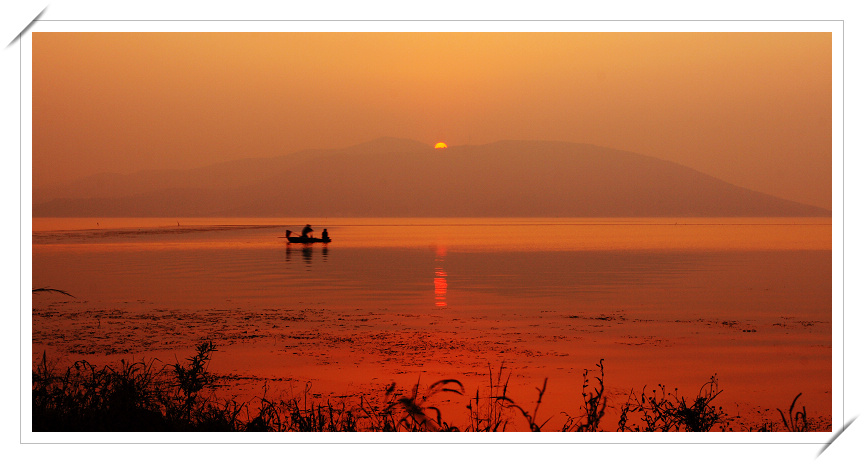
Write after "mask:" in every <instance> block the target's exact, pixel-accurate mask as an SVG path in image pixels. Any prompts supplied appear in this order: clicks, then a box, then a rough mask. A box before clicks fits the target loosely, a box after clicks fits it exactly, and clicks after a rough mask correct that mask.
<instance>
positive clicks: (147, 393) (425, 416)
mask: <svg viewBox="0 0 864 464" xmlns="http://www.w3.org/2000/svg"><path fill="white" fill-rule="evenodd" d="M214 351H216V347H215V346H214V345H213V343H211V342H204V343H201V344H200V345H198V346H197V352H196V354H195V355H193V356H191V357H189V358H188V359H187V360H186V362H185V363H181V362H177V363H175V364H168V365H165V366H163V367H161V368H158V369H157V368H156V367H154V361H152V360H151V361H149V362H145V361H139V362H125V361H124V362H121V364H120V365H119V366H115V367H110V366H104V367H101V368H97V367H96V366H94V365H92V364H90V363H89V362H87V361H79V362H76V363H74V364H73V365H72V366H70V367H68V368H66V369H65V371H63V372H60V371H59V370H58V369H57V367H56V366H54V365H52V363H50V362H49V360H48V359H46V356H45V354H44V353H43V355H42V358H41V361H40V362H38V363H37V364H36V366H35V367H34V370H33V392H32V395H33V431H34V432H41V431H58V432H59V431H90V432H108V431H132V432H144V431H169V432H170V431H173V432H182V431H199V432H203V431H251V432H294V431H296V432H354V431H370V432H371V431H374V432H379V431H380V432H392V431H411V432H413V431H452V432H458V431H467V432H500V431H506V430H514V429H518V430H531V431H537V432H539V431H559V432H598V431H604V430H614V431H619V432H622V431H643V432H668V431H687V432H707V431H712V430H717V431H729V430H732V428H731V422H732V418H731V417H730V416H729V415H728V414H727V413H726V412H724V411H723V408H722V407H718V406H715V404H714V400H715V399H716V398H717V396H718V395H720V393H721V392H722V390H719V382H718V379H717V377H716V375H715V376H712V377H711V379H710V380H709V381H708V382H706V383H705V384H704V385H703V386H702V387H701V389H700V390H699V392H698V393H697V394H696V396H695V397H693V398H692V400H690V401H688V400H687V399H686V398H685V397H684V396H679V393H678V390H677V389H674V390H672V391H671V392H667V391H666V387H665V386H663V385H659V386H658V389H653V390H651V391H650V392H647V391H646V390H647V387H646V388H643V389H642V390H641V392H637V391H635V390H631V391H630V394H629V396H628V397H627V399H626V400H625V402H624V404H622V405H621V406H620V407H619V408H617V409H618V411H617V412H616V414H615V415H617V418H618V420H617V426H616V427H615V428H614V429H606V428H604V427H603V426H601V422H604V424H602V425H606V423H608V422H609V421H608V420H606V421H604V420H603V419H604V418H605V417H606V416H607V407H606V404H607V394H606V390H605V385H604V366H603V360H600V362H599V363H598V364H596V365H595V369H591V370H588V369H586V370H585V371H584V373H583V383H582V391H581V394H582V403H583V404H582V407H581V408H580V410H579V411H578V414H575V415H570V414H567V413H563V414H564V415H565V417H566V421H565V422H564V425H563V426H561V427H559V428H557V429H550V428H548V427H547V424H548V422H549V418H547V419H545V420H544V419H542V417H545V416H542V415H541V414H540V406H541V403H542V400H543V396H544V394H545V392H546V382H545V381H544V383H543V386H542V388H538V389H537V391H538V395H537V400H536V402H535V403H534V404H533V405H532V406H531V407H522V406H520V405H519V404H516V402H514V401H513V400H512V399H511V398H510V397H508V391H507V389H508V385H509V380H510V377H509V374H507V375H505V369H504V367H503V366H502V367H500V368H499V369H498V370H497V372H493V370H492V369H491V367H490V369H489V385H488V389H487V388H485V387H484V389H483V391H482V392H481V390H480V389H479V388H478V389H477V390H476V391H475V392H474V394H473V395H472V394H470V393H466V392H465V388H464V386H463V385H462V383H461V382H459V381H458V380H455V379H445V380H441V381H438V382H435V383H433V384H432V385H430V386H429V387H427V388H425V389H421V386H420V384H419V383H417V384H416V385H414V386H413V387H412V388H411V389H409V390H408V391H404V392H400V391H399V390H397V387H396V384H395V383H394V384H391V385H390V386H389V387H388V388H387V389H386V390H385V391H384V393H383V395H376V397H377V398H373V400H372V401H370V400H369V399H367V398H366V397H365V396H360V398H359V402H357V403H356V404H346V403H345V402H344V401H343V402H340V403H339V404H333V403H332V402H331V401H330V400H326V401H319V402H317V403H316V402H315V401H314V400H313V399H312V396H311V395H310V392H309V389H308V388H307V389H306V390H305V391H304V393H303V396H302V397H298V398H293V399H290V400H279V401H275V400H268V399H267V398H266V396H267V395H266V393H267V391H266V387H265V391H264V395H262V397H261V398H260V399H257V400H255V402H254V404H253V403H245V402H237V401H236V400H233V399H231V400H219V399H217V398H215V397H213V396H211V395H208V393H207V392H208V391H209V390H210V387H212V386H213V384H214V382H215V381H216V376H214V375H213V374H212V373H210V372H209V371H208V364H209V361H210V357H211V355H212V354H213V352H214ZM445 396H446V398H444V397H445ZM800 396H801V394H799V395H798V396H796V397H795V399H794V400H793V401H792V405H791V406H790V408H789V409H788V411H785V412H784V411H781V410H779V409H778V411H779V413H780V418H781V420H782V428H781V427H780V425H779V424H778V423H774V422H766V423H764V424H763V425H762V426H761V427H759V428H757V429H753V428H750V429H747V430H740V431H775V430H776V431H781V430H782V431H796V432H797V431H811V430H813V424H812V422H811V421H810V420H808V418H807V411H806V409H805V408H804V407H801V409H800V410H798V409H796V408H795V405H796V403H797V401H798V399H799V397H800ZM439 399H447V400H461V401H465V399H467V401H468V403H467V405H466V408H467V411H468V418H467V424H466V423H465V422H466V419H465V418H464V417H462V418H459V419H458V420H460V421H461V422H456V421H455V420H456V418H444V417H443V414H442V411H441V409H439V407H438V406H436V404H438V403H437V401H438V400H439ZM610 409H611V408H610ZM544 427H547V428H545V429H544Z"/></svg>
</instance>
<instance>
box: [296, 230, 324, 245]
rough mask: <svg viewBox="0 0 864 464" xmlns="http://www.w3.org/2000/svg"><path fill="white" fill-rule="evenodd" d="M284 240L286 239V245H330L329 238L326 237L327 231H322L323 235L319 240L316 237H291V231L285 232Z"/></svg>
mask: <svg viewBox="0 0 864 464" xmlns="http://www.w3.org/2000/svg"><path fill="white" fill-rule="evenodd" d="M285 238H287V239H288V243H330V242H331V240H330V236H329V235H327V229H324V235H323V236H322V237H321V238H316V237H304V236H302V235H300V236H298V237H292V236H291V231H290V230H286V231H285Z"/></svg>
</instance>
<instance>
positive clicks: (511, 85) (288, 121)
mask: <svg viewBox="0 0 864 464" xmlns="http://www.w3.org/2000/svg"><path fill="white" fill-rule="evenodd" d="M382 136H391V137H402V138H410V139H415V140H419V141H422V142H426V143H429V144H430V146H431V145H433V144H434V143H435V142H438V141H444V142H446V143H448V144H449V145H451V146H452V145H461V144H483V143H489V142H494V141H498V140H503V139H532V140H564V141H572V142H584V143H592V144H596V145H601V146H606V147H612V148H618V149H623V150H629V151H634V152H637V153H642V154H645V155H650V156H655V157H658V158H662V159H667V160H671V161H675V162H678V163H680V164H683V165H686V166H690V167H693V168H695V169H698V170H700V171H703V172H705V173H707V174H711V175H714V176H717V177H719V178H721V179H723V180H726V181H728V182H731V183H733V184H736V185H740V186H743V187H748V188H752V189H755V190H759V191H763V192H766V193H771V194H774V195H777V196H780V197H783V198H788V199H792V200H797V201H801V202H805V203H808V204H813V205H817V206H822V207H826V208H830V207H831V193H832V190H831V34H830V33H698V32H697V33H653V32H651V33H333V32H326V33H54V32H36V33H33V185H34V187H36V188H38V187H41V186H44V185H47V184H51V183H56V182H65V181H68V180H72V179H75V178H77V177H81V176H85V175H89V174H94V173H97V172H117V173H128V172H133V171H138V170H142V169H156V168H188V167H194V166H202V165H206V164H211V163H213V162H218V161H224V160H230V159H236V158H245V157H269V156H277V155H283V154H287V153H291V152H294V151H298V150H302V149H307V148H336V147H342V146H348V145H352V144H356V143H361V142H364V141H368V140H371V139H374V138H378V137H382ZM490 168H494V167H490Z"/></svg>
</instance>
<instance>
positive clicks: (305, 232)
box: [285, 224, 330, 240]
mask: <svg viewBox="0 0 864 464" xmlns="http://www.w3.org/2000/svg"><path fill="white" fill-rule="evenodd" d="M313 230H314V229H312V226H310V225H309V224H306V227H304V228H303V230H302V231H301V232H300V237H302V238H312V235H311V234H312V232H313ZM290 235H291V231H290V230H286V231H285V237H286V238H287V237H289V236H290ZM329 238H330V234H328V233H327V229H324V231H323V232H321V239H322V240H328V239H329Z"/></svg>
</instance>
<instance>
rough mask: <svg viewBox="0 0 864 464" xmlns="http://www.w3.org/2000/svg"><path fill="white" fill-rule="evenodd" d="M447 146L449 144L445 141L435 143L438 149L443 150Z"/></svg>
mask: <svg viewBox="0 0 864 464" xmlns="http://www.w3.org/2000/svg"><path fill="white" fill-rule="evenodd" d="M445 148H447V144H446V143H444V142H438V143H436V144H435V149H436V150H443V149H445Z"/></svg>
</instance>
